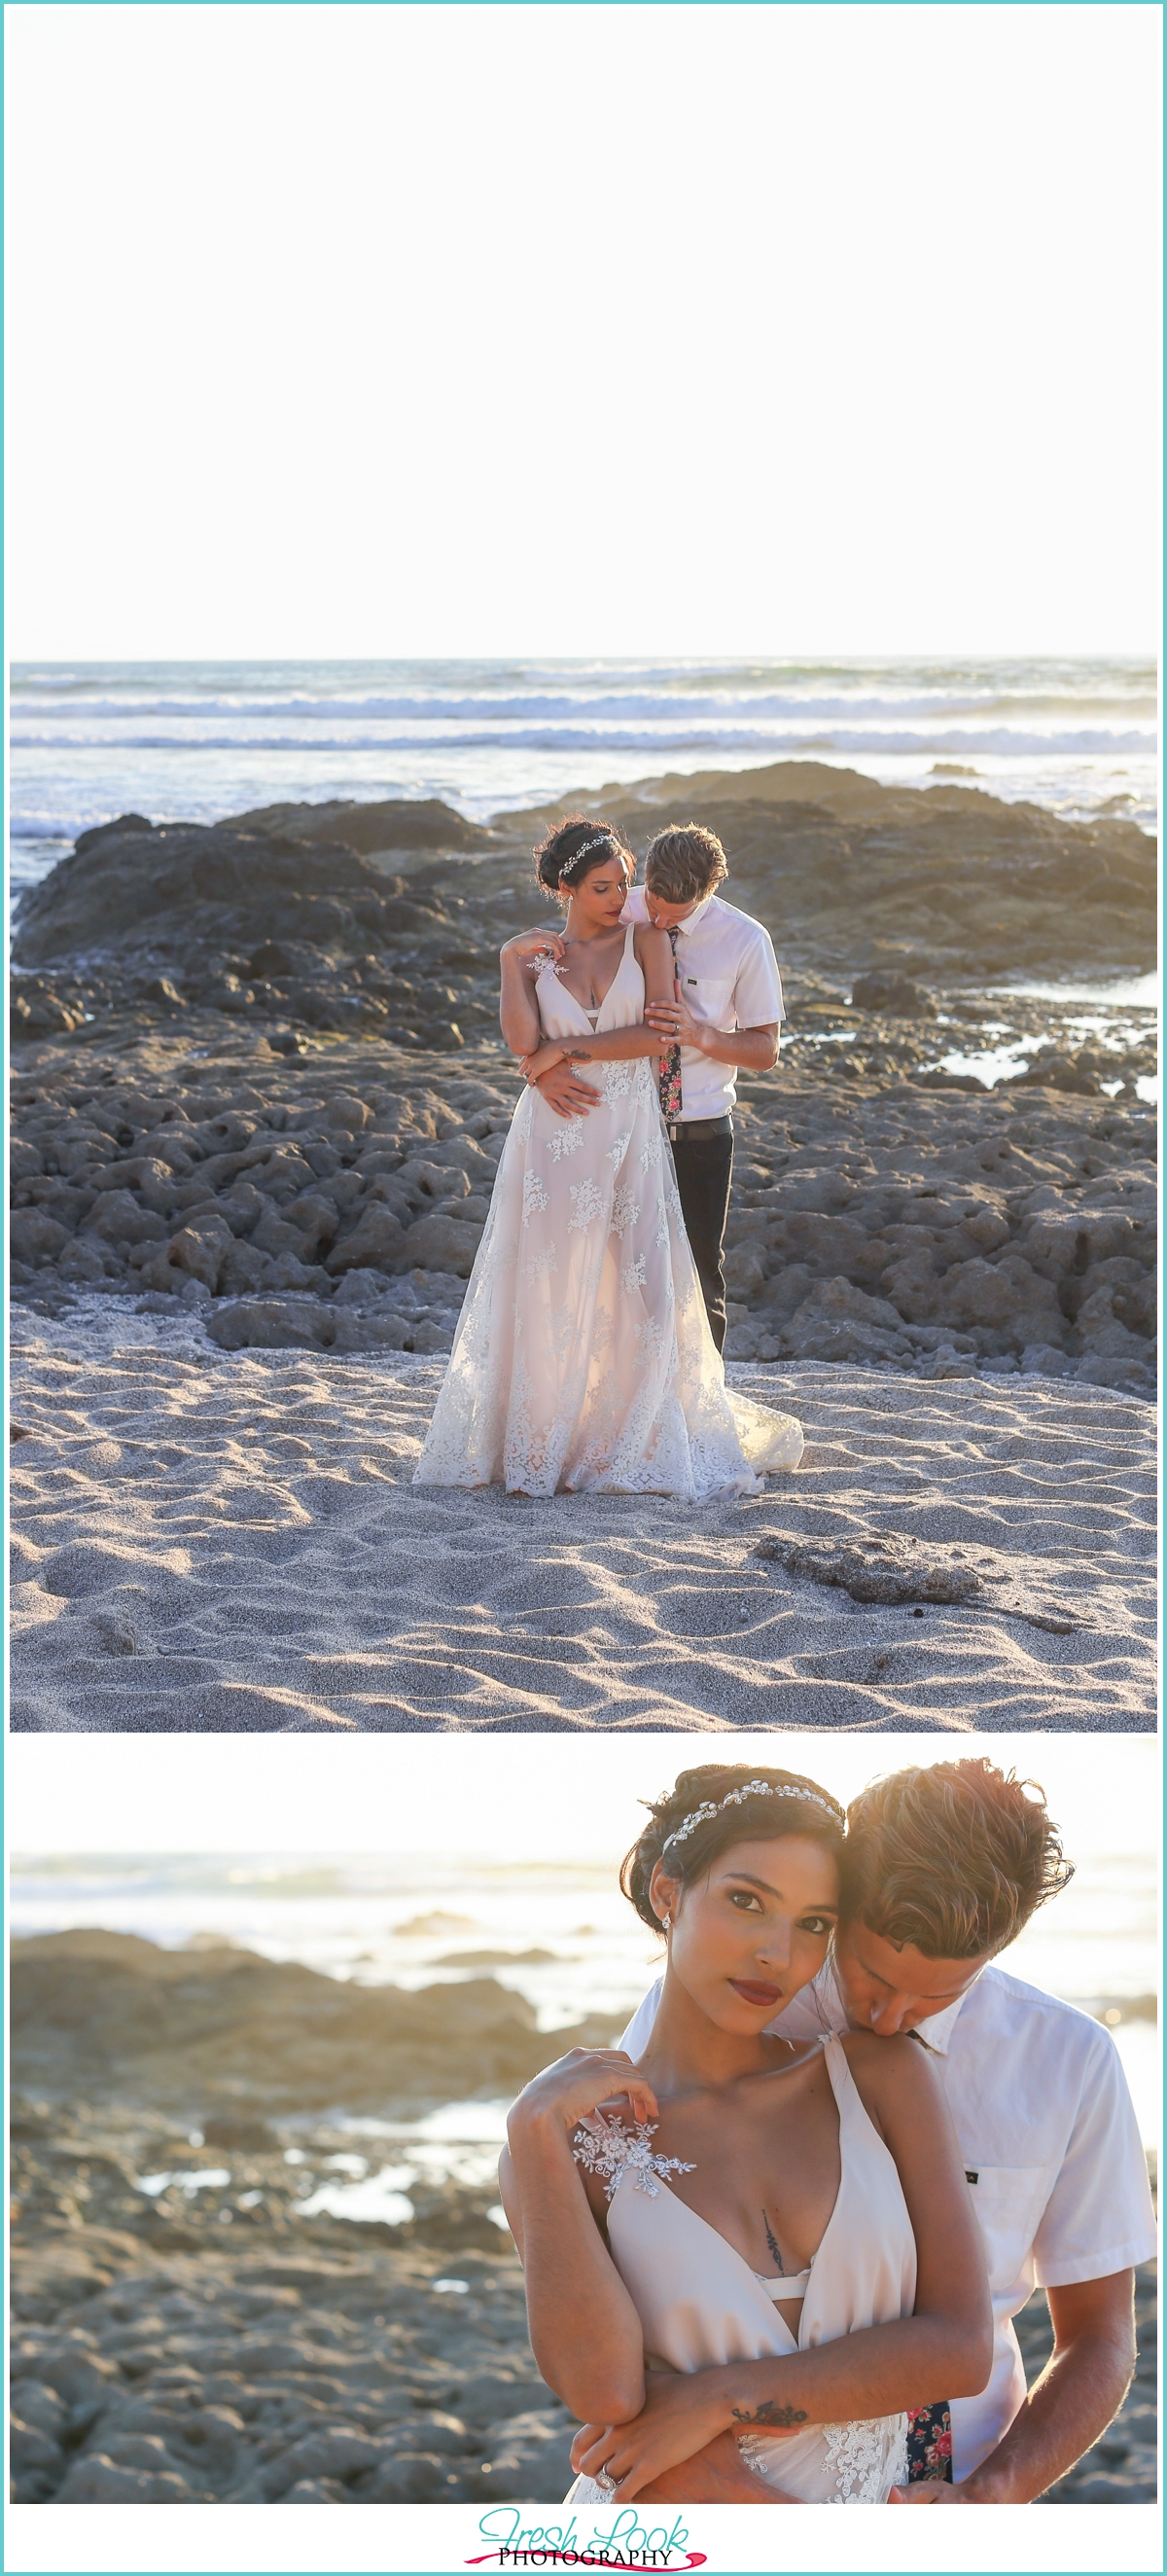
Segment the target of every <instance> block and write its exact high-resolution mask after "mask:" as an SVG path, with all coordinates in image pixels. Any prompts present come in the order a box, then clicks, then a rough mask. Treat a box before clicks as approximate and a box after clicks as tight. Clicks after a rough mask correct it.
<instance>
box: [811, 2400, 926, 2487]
mask: <svg viewBox="0 0 1167 2576" xmlns="http://www.w3.org/2000/svg"><path fill="white" fill-rule="evenodd" d="M823 2442H824V2445H825V2448H826V2454H827V2462H828V2466H829V2467H830V2468H831V2469H832V2470H833V2471H834V2478H835V2485H836V2487H837V2488H838V2494H837V2495H833V2496H830V2497H829V2498H828V2502H829V2503H831V2504H882V2503H883V2502H884V2500H885V2498H886V2495H887V2491H888V2488H889V2487H895V2486H900V2485H901V2484H902V2483H903V2482H904V2480H905V2479H906V2477H907V2473H908V2419H907V2416H906V2415H891V2416H888V2415H877V2416H874V2417H871V2418H866V2419H861V2420H860V2421H859V2422H858V2423H855V2424H824V2426H823Z"/></svg>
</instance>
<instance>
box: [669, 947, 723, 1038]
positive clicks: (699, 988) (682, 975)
mask: <svg viewBox="0 0 1167 2576" xmlns="http://www.w3.org/2000/svg"><path fill="white" fill-rule="evenodd" d="M677 977H678V981H679V983H680V987H681V999H682V1001H683V1002H685V1003H687V1005H688V1008H689V1009H690V1010H691V1012H692V1014H693V1017H694V1019H695V1020H705V1021H706V1022H707V1023H708V1025H709V1027H710V1028H713V1029H732V1028H733V1027H735V1025H736V1021H737V1013H736V1012H735V1010H734V1006H733V988H734V982H735V978H734V977H733V976H732V975H694V974H692V973H691V972H688V971H687V970H686V966H685V957H684V951H683V949H682V948H681V947H680V944H679V943H678V948H677Z"/></svg>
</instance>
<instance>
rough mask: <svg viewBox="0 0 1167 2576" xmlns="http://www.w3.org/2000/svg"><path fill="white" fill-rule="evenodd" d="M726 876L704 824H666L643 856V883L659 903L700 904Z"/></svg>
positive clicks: (721, 855) (716, 846)
mask: <svg viewBox="0 0 1167 2576" xmlns="http://www.w3.org/2000/svg"><path fill="white" fill-rule="evenodd" d="M728 875H729V861H728V859H727V858H726V855H725V852H724V850H723V849H722V846H721V843H720V841H719V840H718V837H717V834H716V832H707V831H706V829H705V826H704V824H703V823H667V824H666V825H665V828H664V831H663V832H656V833H654V834H653V837H652V839H651V841H650V842H649V845H648V848H647V850H646V852H645V856H644V882H645V884H646V886H648V887H649V889H650V891H651V892H652V893H653V894H655V895H659V897H660V900H661V902H662V903H699V902H700V901H701V900H702V898H703V896H705V895H707V894H712V892H713V889H714V887H715V886H719V885H720V884H721V881H722V878H723V877H727V876H728Z"/></svg>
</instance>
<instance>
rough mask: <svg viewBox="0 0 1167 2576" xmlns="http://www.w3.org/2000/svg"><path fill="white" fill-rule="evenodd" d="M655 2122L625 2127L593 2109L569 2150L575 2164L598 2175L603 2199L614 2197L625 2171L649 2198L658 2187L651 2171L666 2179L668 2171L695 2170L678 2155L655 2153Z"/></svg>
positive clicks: (685, 2171) (643, 2121) (690, 2171)
mask: <svg viewBox="0 0 1167 2576" xmlns="http://www.w3.org/2000/svg"><path fill="white" fill-rule="evenodd" d="M658 2125H659V2124H658V2122H657V2121H656V2120H638V2121H637V2123H636V2126H635V2128H633V2129H625V2128H622V2127H621V2124H620V2122H619V2120H614V2119H611V2118H609V2117H608V2115H607V2114H606V2113H605V2112H603V2111H596V2112H593V2114H592V2118H591V2121H590V2123H589V2124H588V2125H586V2126H584V2127H582V2128H581V2130H580V2138H579V2144H578V2146H575V2147H573V2148H572V2151H571V2152H572V2154H573V2156H574V2157H575V2161H576V2163H577V2165H583V2166H584V2167H585V2169H586V2171H587V2172H588V2173H594V2174H599V2175H600V2176H601V2178H602V2180H603V2184H604V2198H605V2200H611V2199H612V2198H613V2197H614V2195H615V2193H616V2192H617V2191H618V2190H619V2188H620V2185H621V2183H622V2182H623V2181H624V2179H625V2177H626V2175H628V2174H631V2176H632V2186H633V2189H634V2191H643V2192H644V2193H646V2194H647V2197H648V2198H649V2200H655V2199H656V2198H657V2195H658V2189H659V2186H658V2185H657V2184H656V2183H655V2182H654V2181H653V2179H652V2177H653V2175H654V2174H659V2175H660V2177H661V2180H662V2181H664V2182H667V2181H668V2178H669V2175H670V2174H671V2173H696V2170H697V2168H696V2166H695V2165H687V2164H684V2163H682V2161H681V2158H680V2157H679V2156H654V2154H653V2152H652V2148H651V2146H650V2145H649V2140H650V2138H654V2137H655V2136H656V2132H657V2128H658Z"/></svg>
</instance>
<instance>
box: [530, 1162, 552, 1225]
mask: <svg viewBox="0 0 1167 2576" xmlns="http://www.w3.org/2000/svg"><path fill="white" fill-rule="evenodd" d="M550 1205H551V1201H550V1199H549V1197H548V1195H547V1192H546V1190H545V1188H544V1186H543V1182H542V1180H541V1178H540V1176H539V1173H538V1172H532V1171H526V1172H524V1174H523V1223H524V1225H529V1224H530V1222H531V1219H532V1217H533V1216H543V1215H545V1213H546V1211H547V1209H548V1208H549V1207H550Z"/></svg>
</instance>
